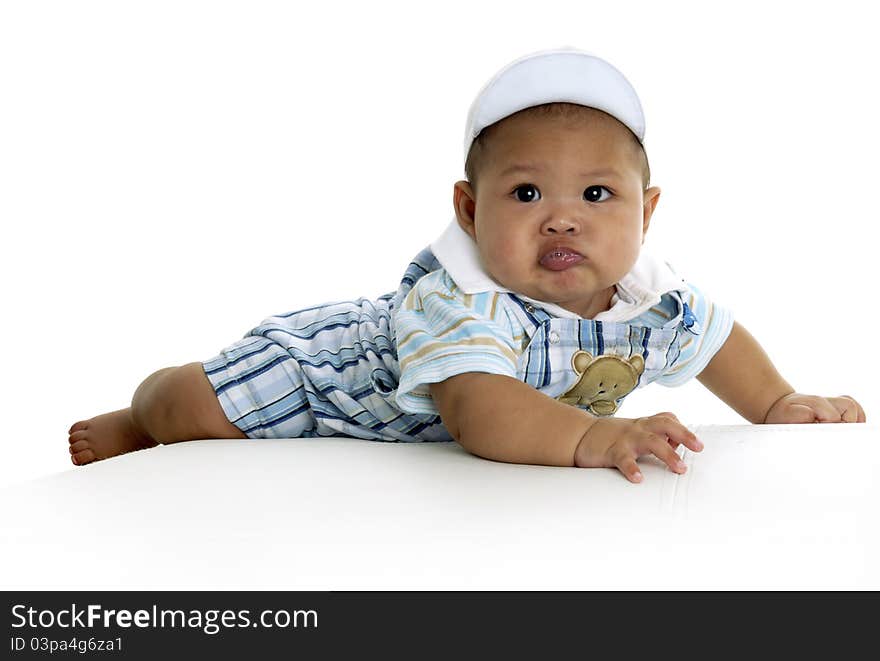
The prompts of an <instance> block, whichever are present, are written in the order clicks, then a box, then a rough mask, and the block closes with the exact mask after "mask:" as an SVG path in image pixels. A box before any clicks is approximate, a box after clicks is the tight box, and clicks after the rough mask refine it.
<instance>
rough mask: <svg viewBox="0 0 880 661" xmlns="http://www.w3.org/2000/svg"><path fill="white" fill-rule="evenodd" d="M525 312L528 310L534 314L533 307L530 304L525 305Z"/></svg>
mask: <svg viewBox="0 0 880 661" xmlns="http://www.w3.org/2000/svg"><path fill="white" fill-rule="evenodd" d="M526 310H528V311H529V312H534V311H535V307H534V306H533V305H532V304H531V303H526Z"/></svg>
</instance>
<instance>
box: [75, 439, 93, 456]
mask: <svg viewBox="0 0 880 661" xmlns="http://www.w3.org/2000/svg"><path fill="white" fill-rule="evenodd" d="M89 448H91V445H90V444H89V442H88V441H87V440H85V439H83V440H81V441H77V442H76V443H71V444H70V454H76V453H77V452H82V451H83V450H88V449H89Z"/></svg>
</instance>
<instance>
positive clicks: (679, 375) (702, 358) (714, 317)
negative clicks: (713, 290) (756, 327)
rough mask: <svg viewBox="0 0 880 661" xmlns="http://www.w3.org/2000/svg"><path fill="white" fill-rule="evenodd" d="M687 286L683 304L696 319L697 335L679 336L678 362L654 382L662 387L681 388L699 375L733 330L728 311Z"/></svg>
mask: <svg viewBox="0 0 880 661" xmlns="http://www.w3.org/2000/svg"><path fill="white" fill-rule="evenodd" d="M687 287H688V291H687V292H684V294H683V296H682V301H683V302H684V303H686V304H687V306H688V308H689V309H690V311H691V313H692V314H693V316H694V317H695V321H696V325H695V326H694V328H695V329H696V330H697V332H698V334H694V333H691V332H685V333H683V334H682V336H681V347H680V349H681V353H680V354H679V356H678V359H677V360H676V361H675V362H674V363H673V364H672V366H671V367H670V368H669V369H668V370H666V372H664V373H663V376H661V377H659V378H658V379H657V383H659V384H661V385H664V386H680V385H683V384H684V383H686V382H687V381H690V380H691V379H692V378H694V377H695V376H698V375H699V374H700V372H702V371H703V370H704V369H706V366H707V365H708V364H709V361H711V360H712V357H713V356H714V355H715V354H716V353H718V350H719V349H721V347H722V346H723V345H724V343H725V342H726V341H727V338H728V336H729V335H730V331H731V330H733V313H732V312H731V311H730V310H728V309H726V308H723V307H721V306H720V305H717V304H716V303H713V302H712V301H711V300H709V298H708V297H707V296H706V295H705V294H704V293H703V292H702V291H700V290H699V289H698V288H697V287H695V286H694V285H692V284H691V283H687Z"/></svg>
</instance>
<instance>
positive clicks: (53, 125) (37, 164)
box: [0, 0, 880, 486]
mask: <svg viewBox="0 0 880 661" xmlns="http://www.w3.org/2000/svg"><path fill="white" fill-rule="evenodd" d="M875 26H876V23H875V21H874V20H873V14H872V9H871V8H870V5H869V3H860V2H840V1H838V2H836V3H834V4H833V6H829V5H828V4H827V3H805V2H797V3H796V2H791V3H783V2H773V3H771V2H766V1H765V2H759V3H747V2H737V3H735V4H731V5H730V6H728V7H724V8H718V7H715V6H714V3H713V4H709V3H697V2H694V3H670V2H664V3H657V2H644V3H642V2H639V3H636V2H624V1H617V2H589V1H584V0H578V1H577V2H573V1H564V2H554V1H552V0H544V1H543V2H540V3H534V2H531V1H527V2H516V1H514V0H506V1H505V2H474V1H473V0H470V1H466V2H456V1H453V0H444V2H442V3H436V4H434V5H425V4H422V3H404V2H400V3H393V2H370V3H355V2H335V3H327V4H323V5H319V4H318V3H301V2H254V1H250V2H187V1H182V0H176V1H174V2H160V1H157V0H152V1H150V2H76V3H71V2H6V3H3V5H2V8H0V221H2V228H3V230H2V232H3V233H2V236H3V241H2V259H0V278H2V283H3V288H2V291H3V311H2V315H3V319H2V325H0V346H2V350H3V354H4V356H3V365H4V368H5V370H4V371H5V373H4V375H3V379H2V385H0V388H2V392H0V395H2V398H0V402H2V414H3V418H4V420H3V422H4V426H5V429H4V435H3V436H4V438H3V444H4V450H5V451H4V453H3V456H4V461H2V462H0V486H4V485H7V484H13V483H16V482H18V481H20V480H25V479H29V478H32V477H35V476H40V475H45V474H50V473H58V472H61V471H68V470H78V469H77V468H75V467H73V466H72V465H71V464H70V459H69V455H68V452H67V447H68V443H67V429H68V428H69V427H70V425H71V424H72V423H73V422H75V421H77V420H80V419H83V418H88V417H91V416H93V415H96V414H99V413H103V412H107V411H112V410H115V409H119V408H123V407H125V406H128V405H129V403H130V401H131V395H132V393H133V392H134V390H135V389H136V388H137V386H138V384H139V383H140V382H141V381H142V380H143V379H144V378H145V377H146V376H148V375H149V374H150V373H152V372H154V371H155V370H157V369H159V368H161V367H165V366H169V365H179V364H183V363H186V362H191V361H195V360H204V359H207V358H210V357H212V356H213V355H215V354H216V353H217V352H218V351H219V350H220V349H221V348H223V347H224V346H226V345H228V344H230V343H232V342H233V341H235V340H237V339H239V338H240V337H241V336H242V335H244V334H245V332H247V331H248V330H249V329H250V328H251V327H253V326H254V325H256V324H257V323H258V322H259V321H260V320H261V319H263V318H264V317H266V316H269V315H271V314H276V313H280V312H285V311H289V310H294V309H297V308H299V307H306V306H309V305H312V304H316V303H321V302H325V301H331V300H344V299H349V298H356V297H359V296H367V297H375V296H379V295H381V294H384V293H387V292H389V291H392V290H394V289H395V288H396V287H397V285H398V283H399V281H400V277H401V275H402V273H403V270H404V268H405V267H406V265H407V263H408V261H409V259H410V258H411V257H412V256H413V255H415V254H416V253H417V252H418V251H419V250H420V249H421V248H423V247H424V246H425V245H427V244H428V243H429V242H430V241H431V240H433V239H434V238H435V237H436V236H437V235H438V234H439V233H440V232H441V231H442V230H443V228H444V227H445V226H446V224H447V223H448V222H449V220H450V219H451V217H452V187H453V183H454V182H455V181H456V180H458V179H460V178H462V177H463V154H462V133H463V130H464V122H465V116H466V113H467V109H468V107H469V105H470V103H471V101H472V99H473V97H474V95H475V94H476V93H477V92H478V91H479V89H480V87H481V86H482V85H483V84H484V83H485V82H486V80H488V78H489V77H490V76H491V75H492V74H494V72H495V71H496V70H498V69H499V68H500V67H502V66H503V65H505V64H506V63H507V62H509V61H510V60H512V59H514V58H516V57H519V56H521V55H523V54H526V53H529V52H532V51H535V50H541V49H545V48H554V47H559V46H576V47H579V48H583V49H586V50H589V51H592V52H595V53H597V54H599V55H601V56H603V57H605V58H606V59H608V60H609V61H610V62H612V63H613V64H615V65H616V66H617V67H618V68H620V69H621V70H622V71H623V72H624V74H625V75H626V76H627V77H628V78H629V79H630V81H631V82H632V83H633V84H634V86H635V88H636V89H637V90H638V92H639V95H640V97H641V99H642V103H643V106H644V109H645V113H646V117H647V136H646V147H647V150H648V155H649V158H650V161H651V166H652V174H653V183H654V184H656V185H658V186H660V187H661V188H662V190H663V193H662V195H661V199H660V204H659V207H658V209H657V212H656V213H655V216H654V221H653V224H652V227H651V231H650V233H649V239H648V242H647V244H646V246H647V247H648V248H649V249H651V251H652V252H654V253H656V254H660V255H662V256H664V257H665V258H666V259H667V260H668V261H670V263H672V264H673V266H674V267H675V268H676V269H677V270H678V271H679V272H680V273H681V274H682V275H683V276H685V277H686V278H688V279H690V280H692V281H693V282H695V283H697V284H698V285H700V286H701V288H703V289H704V290H705V291H707V292H708V293H710V294H711V295H712V296H713V298H714V299H715V300H717V301H718V302H719V303H721V304H723V305H725V306H727V307H730V308H732V309H733V310H734V312H735V314H736V316H737V318H738V319H739V320H740V322H741V323H743V324H744V325H745V326H746V327H747V328H748V329H749V330H750V331H751V332H752V333H753V334H754V335H755V336H756V337H757V338H758V340H759V341H760V342H761V344H762V345H763V346H764V348H765V349H766V350H767V352H768V353H769V354H770V356H771V358H772V359H773V360H774V362H775V364H776V365H777V367H778V368H779V369H780V371H781V372H782V373H783V375H784V376H785V377H786V378H787V379H788V380H789V381H790V382H791V383H792V385H793V386H794V387H795V388H797V389H798V390H799V391H801V392H808V393H814V394H824V395H837V394H843V393H846V394H851V395H853V396H855V397H857V398H858V399H859V400H860V401H861V402H862V404H863V405H864V407H865V409H866V410H867V413H868V419H869V421H870V420H872V417H873V416H876V415H877V414H878V411H880V396H878V391H877V388H876V385H875V381H876V377H875V375H874V372H875V371H876V369H877V362H878V361H877V358H876V356H877V342H878V323H877V322H878V312H877V304H876V301H875V300H874V295H873V293H872V292H873V287H872V286H871V285H873V284H874V283H876V282H877V280H878V277H877V276H878V270H880V269H878V255H877V254H876V253H877V251H876V246H875V240H876V237H877V232H876V230H875V228H876V226H877V224H878V221H880V217H878V216H880V215H878V211H877V203H876V196H877V179H878V173H880V166H878V156H877V154H878V153H880V149H878V146H880V145H878V141H880V139H878V137H877V130H876V123H877V118H878V117H880V101H878V98H880V97H878V91H877V84H876V79H877V73H876V67H877V64H878V62H880V45H878V40H877V39H876V38H875V37H876V35H875V34H874V33H875ZM667 409H669V410H673V411H675V412H676V413H677V414H678V415H679V417H680V418H681V419H682V420H683V421H684V422H686V423H688V424H713V423H717V424H729V423H740V422H743V420H742V419H741V418H740V417H739V416H738V415H737V414H736V413H734V412H732V411H731V410H730V409H728V408H727V407H726V406H725V405H724V404H723V403H721V402H719V401H718V400H716V399H715V398H714V397H713V396H712V395H710V394H709V393H708V392H706V391H705V390H704V389H703V388H702V386H700V385H699V384H698V383H697V382H696V381H694V382H692V383H691V384H689V385H687V386H684V387H682V388H678V389H665V388H662V387H660V386H652V387H651V388H646V389H643V390H640V391H638V392H637V393H635V394H634V395H632V396H631V397H630V398H629V399H628V400H627V404H626V406H625V409H624V410H622V412H621V413H622V414H623V415H627V416H636V415H643V414H649V413H655V412H658V411H660V410H667ZM832 458H833V459H832ZM829 461H834V462H846V461H847V460H846V459H845V458H844V459H839V458H838V457H836V456H835V454H834V453H833V449H831V451H830V452H829Z"/></svg>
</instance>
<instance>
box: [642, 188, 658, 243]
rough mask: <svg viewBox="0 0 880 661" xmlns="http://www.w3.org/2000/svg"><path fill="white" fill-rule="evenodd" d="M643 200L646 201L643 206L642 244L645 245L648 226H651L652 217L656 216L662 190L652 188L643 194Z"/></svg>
mask: <svg viewBox="0 0 880 661" xmlns="http://www.w3.org/2000/svg"><path fill="white" fill-rule="evenodd" d="M642 199H643V200H644V202H643V205H642V243H644V242H645V235H646V234H647V233H648V226H649V225H650V224H651V216H653V215H654V209H656V208H657V202H659V201H660V189H659V188H657V187H656V186H651V188H649V189H647V190H646V191H645V192H644V193H643V194H642Z"/></svg>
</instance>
